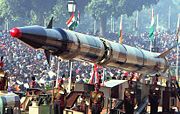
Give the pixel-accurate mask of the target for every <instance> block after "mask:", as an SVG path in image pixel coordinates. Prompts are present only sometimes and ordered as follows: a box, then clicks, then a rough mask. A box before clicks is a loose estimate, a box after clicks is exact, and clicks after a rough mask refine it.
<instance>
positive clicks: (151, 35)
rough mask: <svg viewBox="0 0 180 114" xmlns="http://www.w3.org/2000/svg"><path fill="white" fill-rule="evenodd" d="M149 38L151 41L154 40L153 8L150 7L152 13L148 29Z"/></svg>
mask: <svg viewBox="0 0 180 114" xmlns="http://www.w3.org/2000/svg"><path fill="white" fill-rule="evenodd" d="M149 39H150V41H151V42H152V41H153V40H154V10H153V9H152V15H151V26H150V30H149Z"/></svg>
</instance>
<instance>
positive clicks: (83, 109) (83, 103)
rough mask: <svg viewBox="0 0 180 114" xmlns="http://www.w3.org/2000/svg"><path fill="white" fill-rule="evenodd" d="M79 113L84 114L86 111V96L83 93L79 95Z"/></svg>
mask: <svg viewBox="0 0 180 114" xmlns="http://www.w3.org/2000/svg"><path fill="white" fill-rule="evenodd" d="M79 111H81V112H84V113H85V114H86V111H87V104H86V96H85V93H83V94H82V95H81V103H80V107H79Z"/></svg>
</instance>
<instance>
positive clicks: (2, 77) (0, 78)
mask: <svg viewBox="0 0 180 114" xmlns="http://www.w3.org/2000/svg"><path fill="white" fill-rule="evenodd" d="M7 89H8V77H7V73H4V71H3V70H2V69H0V91H7Z"/></svg>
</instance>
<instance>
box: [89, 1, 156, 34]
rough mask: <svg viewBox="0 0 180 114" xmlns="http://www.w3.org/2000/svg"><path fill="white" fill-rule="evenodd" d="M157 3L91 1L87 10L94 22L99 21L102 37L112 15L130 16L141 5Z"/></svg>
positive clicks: (154, 2)
mask: <svg viewBox="0 0 180 114" xmlns="http://www.w3.org/2000/svg"><path fill="white" fill-rule="evenodd" d="M157 2H158V0H142V1H140V0H133V1H132V0H91V2H89V4H88V6H87V10H88V12H89V13H90V14H91V15H92V17H93V18H94V19H95V20H98V19H99V20H100V34H101V35H104V33H105V31H106V23H107V18H108V17H109V16H111V15H112V14H113V15H114V16H115V17H119V16H120V15H121V14H127V15H128V16H131V15H132V14H133V12H134V11H136V10H141V9H142V7H143V5H146V6H147V5H148V6H150V5H151V4H156V3H157Z"/></svg>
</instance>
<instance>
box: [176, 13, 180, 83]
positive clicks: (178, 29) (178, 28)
mask: <svg viewBox="0 0 180 114" xmlns="http://www.w3.org/2000/svg"><path fill="white" fill-rule="evenodd" d="M179 32H180V14H178V21H177V33H176V37H177V43H179ZM178 71H179V45H177V52H176V79H177V81H178V82H179V72H178Z"/></svg>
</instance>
